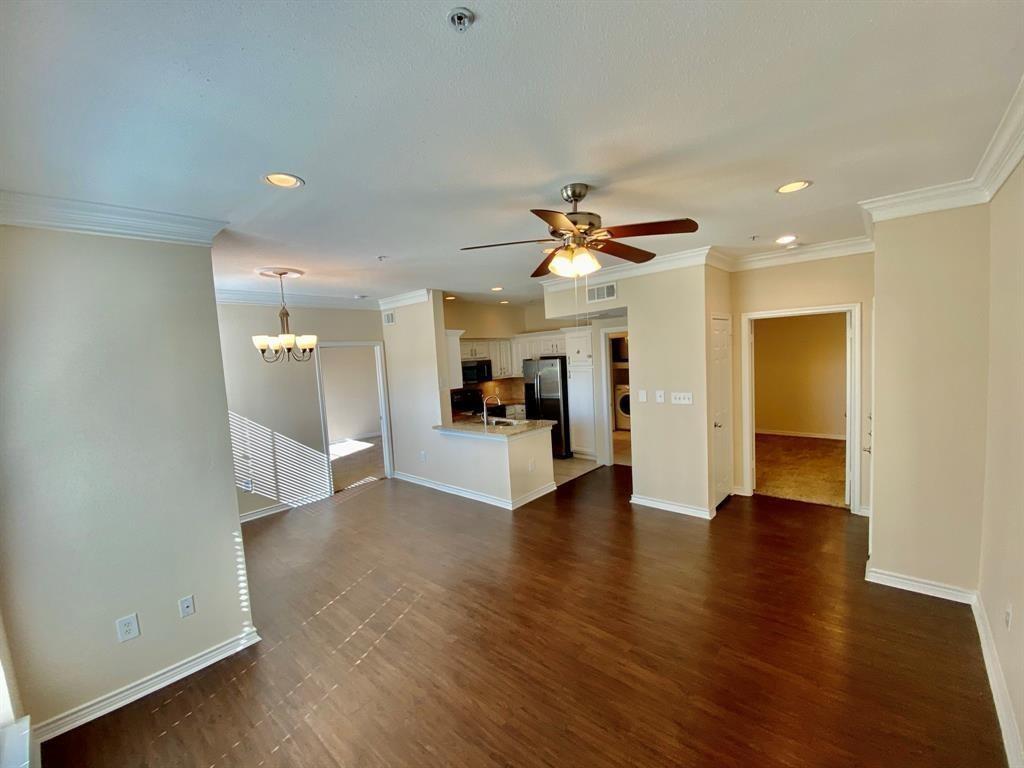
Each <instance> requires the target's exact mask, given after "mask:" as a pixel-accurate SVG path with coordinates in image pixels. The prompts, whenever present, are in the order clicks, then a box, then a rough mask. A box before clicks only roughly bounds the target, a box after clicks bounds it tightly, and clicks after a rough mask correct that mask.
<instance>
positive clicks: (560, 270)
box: [548, 248, 576, 277]
mask: <svg viewBox="0 0 1024 768" xmlns="http://www.w3.org/2000/svg"><path fill="white" fill-rule="evenodd" d="M548 272H550V273H551V274H552V275H557V276H558V277H576V271H575V270H574V269H573V266H572V259H571V258H569V255H568V254H567V253H566V249H565V248H559V249H558V250H557V251H555V254H554V256H553V257H552V259H551V263H550V264H548Z"/></svg>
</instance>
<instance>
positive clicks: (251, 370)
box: [217, 304, 383, 513]
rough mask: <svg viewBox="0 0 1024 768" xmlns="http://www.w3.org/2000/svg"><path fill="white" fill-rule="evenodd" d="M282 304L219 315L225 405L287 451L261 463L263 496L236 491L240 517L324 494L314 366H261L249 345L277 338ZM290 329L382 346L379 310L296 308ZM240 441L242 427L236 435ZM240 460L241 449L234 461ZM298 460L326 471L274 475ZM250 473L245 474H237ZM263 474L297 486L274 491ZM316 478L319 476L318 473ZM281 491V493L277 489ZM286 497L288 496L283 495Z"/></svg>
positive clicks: (229, 309)
mask: <svg viewBox="0 0 1024 768" xmlns="http://www.w3.org/2000/svg"><path fill="white" fill-rule="evenodd" d="M278 309H279V308H278V307H276V306H259V305H253V304H218V305H217V318H218V322H219V328H220V344H221V351H222V354H223V361H224V381H225V385H226V388H227V398H228V408H230V409H231V411H232V412H234V413H236V414H238V415H239V416H241V417H243V418H244V419H249V420H251V422H252V427H253V429H258V430H262V429H265V430H269V432H270V433H272V434H273V435H274V436H275V442H276V443H279V444H280V445H281V446H284V448H283V449H282V450H284V451H285V457H284V458H278V457H276V456H269V457H267V458H266V460H265V461H261V462H260V463H259V467H260V470H259V472H258V473H257V483H256V487H257V489H258V488H261V487H262V488H263V490H264V492H263V493H258V492H257V493H248V492H245V491H243V490H242V489H240V488H239V489H237V490H236V494H237V497H238V507H239V511H240V512H242V513H246V512H251V511H255V510H258V509H262V508H266V507H268V506H271V505H273V504H277V503H278V501H279V500H280V501H283V502H284V503H292V501H293V500H294V499H295V498H297V497H299V496H302V495H303V492H304V490H313V489H314V488H316V487H320V486H322V487H323V489H324V490H326V489H327V480H326V477H327V475H326V462H327V457H326V452H325V451H326V447H325V446H324V440H323V426H322V423H321V419H320V400H319V395H318V390H317V380H316V365H315V364H314V362H313V361H312V360H310V361H308V362H305V363H298V362H294V363H293V362H277V363H273V364H268V363H265V362H263V360H262V359H261V358H260V356H259V353H258V352H257V351H256V349H255V348H254V347H253V345H252V336H253V335H254V334H258V333H275V332H276V331H277V330H278V328H279V321H278V318H277V313H278ZM289 311H290V312H291V327H292V329H293V330H295V331H297V332H302V333H315V334H317V336H319V340H320V341H321V342H323V341H379V340H381V339H382V338H383V332H382V329H381V328H382V326H381V313H380V312H379V311H378V310H364V309H360V310H349V309H311V308H307V307H292V308H290V309H289ZM236 442H237V430H236ZM238 455H239V452H238V450H237V446H236V456H238ZM290 455H295V456H296V457H297V458H296V460H295V464H296V465H301V466H303V467H312V466H320V465H321V464H322V465H323V466H324V472H323V474H322V476H320V475H319V474H317V473H311V474H310V476H308V477H301V478H297V477H294V475H295V472H294V471H291V470H289V471H282V472H278V471H277V468H276V467H277V465H278V464H281V463H283V462H287V461H288V459H287V456H290ZM243 475H245V476H248V475H247V474H246V473H244V472H243V473H240V475H239V477H240V478H241V477H242V476H243ZM265 475H272V476H273V475H280V476H281V477H283V478H286V479H289V482H290V483H292V485H293V486H294V487H292V488H290V489H289V488H285V489H281V488H277V485H276V483H275V482H274V481H273V480H272V479H271V480H268V481H266V482H260V479H261V478H262V477H263V476H265ZM314 475H315V476H314ZM275 488H276V492H275ZM281 497H283V498H281Z"/></svg>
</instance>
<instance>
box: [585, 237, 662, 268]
mask: <svg viewBox="0 0 1024 768" xmlns="http://www.w3.org/2000/svg"><path fill="white" fill-rule="evenodd" d="M587 250H591V251H598V252H600V253H607V254H609V255H611V256H616V257H618V258H620V259H625V260H626V261H632V262H633V263H635V264H643V263H644V262H645V261H650V260H651V259H653V258H654V256H655V254H653V253H651V252H650V251H644V250H641V249H639V248H634V247H633V246H632V245H626V244H625V243H617V242H615V241H614V240H596V241H593V242H588V243H587Z"/></svg>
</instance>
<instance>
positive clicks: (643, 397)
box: [636, 389, 647, 403]
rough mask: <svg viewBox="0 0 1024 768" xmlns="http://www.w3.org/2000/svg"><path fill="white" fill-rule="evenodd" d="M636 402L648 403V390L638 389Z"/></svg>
mask: <svg viewBox="0 0 1024 768" xmlns="http://www.w3.org/2000/svg"><path fill="white" fill-rule="evenodd" d="M636 401H637V402H638V403H646V402H647V390H646V389H638V390H637V391H636Z"/></svg>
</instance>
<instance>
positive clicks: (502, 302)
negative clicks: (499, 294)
mask: <svg viewBox="0 0 1024 768" xmlns="http://www.w3.org/2000/svg"><path fill="white" fill-rule="evenodd" d="M498 303H499V304H508V299H502V300H501V301H499V302H498Z"/></svg>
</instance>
